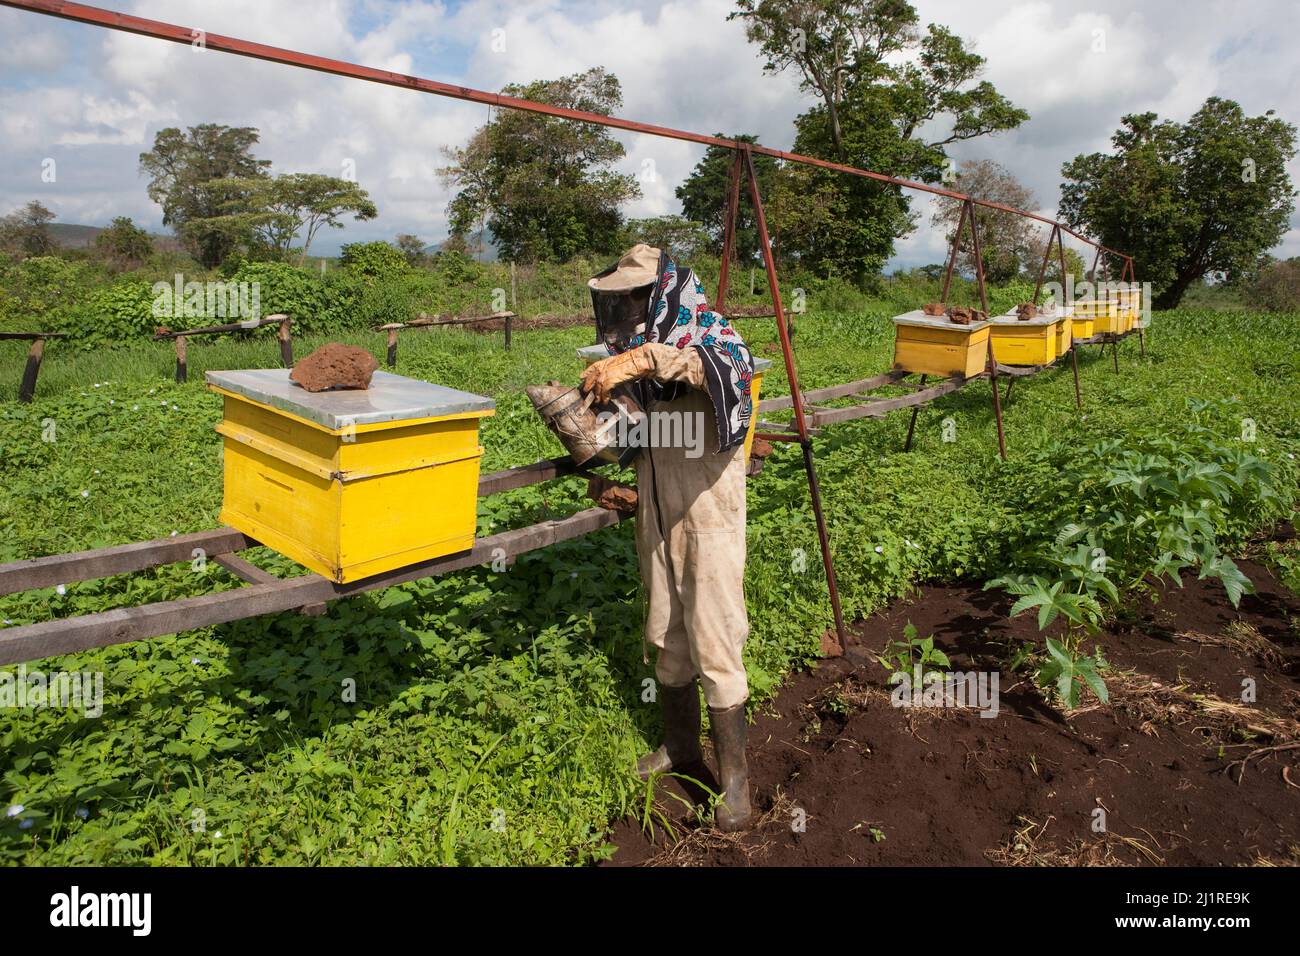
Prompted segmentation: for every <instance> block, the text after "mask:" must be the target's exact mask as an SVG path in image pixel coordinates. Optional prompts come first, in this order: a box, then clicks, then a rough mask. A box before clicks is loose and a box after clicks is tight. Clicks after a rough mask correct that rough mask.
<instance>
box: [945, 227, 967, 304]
mask: <svg viewBox="0 0 1300 956" xmlns="http://www.w3.org/2000/svg"><path fill="white" fill-rule="evenodd" d="M966 209H967V206H966V203H964V202H963V203H962V204H961V214H960V215H959V216H958V217H957V232H956V233H954V234H953V237H952V252H950V253H948V268H947V269H945V270H944V273H943V291H942V292H941V293H939V303H940V304H941V305H942V304H947V302H948V289H949V287H950V286H951V285H952V270H953V269H954V268H956V266H957V251H958V250H959V249H960V248H961V231H962V229H963V228H964V227H965V225H966Z"/></svg>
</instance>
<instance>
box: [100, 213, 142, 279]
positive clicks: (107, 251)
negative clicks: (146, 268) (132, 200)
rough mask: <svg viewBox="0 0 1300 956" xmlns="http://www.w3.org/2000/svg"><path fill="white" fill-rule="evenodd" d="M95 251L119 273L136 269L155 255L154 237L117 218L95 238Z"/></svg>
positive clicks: (131, 223) (130, 222)
mask: <svg viewBox="0 0 1300 956" xmlns="http://www.w3.org/2000/svg"><path fill="white" fill-rule="evenodd" d="M95 250H96V251H97V252H98V253H99V254H100V255H101V256H103V257H104V258H105V259H106V260H108V262H109V263H110V264H111V265H112V267H113V268H114V269H116V270H117V271H119V272H121V271H125V270H127V269H134V268H136V267H137V266H139V265H140V264H141V263H143V262H144V261H145V260H146V259H148V258H149V256H150V255H151V254H152V253H153V237H151V236H150V235H149V233H148V232H146V231H145V230H143V229H141V228H140V227H139V226H137V225H136V224H135V223H134V222H132V221H131V217H130V216H117V217H116V218H115V219H114V220H113V222H112V223H111V224H110V225H109V227H108V228H107V229H105V230H104V231H103V232H101V233H100V234H99V235H97V236H96V237H95Z"/></svg>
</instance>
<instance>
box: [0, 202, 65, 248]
mask: <svg viewBox="0 0 1300 956" xmlns="http://www.w3.org/2000/svg"><path fill="white" fill-rule="evenodd" d="M53 221H54V213H52V212H50V211H49V210H48V209H46V208H45V205H44V204H43V203H41V201H40V200H38V199H33V200H31V202H29V203H27V204H26V205H25V206H21V207H19V208H18V209H15V210H14V211H13V212H11V213H10V214H9V215H7V216H5V217H4V218H3V219H0V248H2V249H4V250H6V251H8V252H14V253H17V254H18V255H19V256H48V255H50V254H51V253H52V252H54V247H55V242H54V237H53V236H52V235H50V223H51V222H53Z"/></svg>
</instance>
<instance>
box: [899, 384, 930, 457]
mask: <svg viewBox="0 0 1300 956" xmlns="http://www.w3.org/2000/svg"><path fill="white" fill-rule="evenodd" d="M921 387H922V388H924V387H925V375H922V376H921ZM920 413H921V406H920V405H914V406H913V407H912V420H911V421H910V422H908V423H907V441H905V442H904V443H903V451H911V450H912V434H913V433H914V432H915V431H916V416H917V415H919V414H920Z"/></svg>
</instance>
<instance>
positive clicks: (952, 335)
mask: <svg viewBox="0 0 1300 956" xmlns="http://www.w3.org/2000/svg"><path fill="white" fill-rule="evenodd" d="M988 348H989V323H988V322H987V321H983V320H982V321H979V322H972V323H971V324H970V325H958V324H957V323H956V322H953V321H952V320H951V319H949V318H948V317H947V316H945V315H926V314H925V312H924V311H923V310H921V309H915V310H913V311H911V312H905V313H903V314H902V315H896V316H894V368H896V369H901V370H903V371H906V372H916V373H919V374H923V375H940V376H943V377H945V378H946V377H948V376H951V375H960V376H962V377H963V378H974V377H975V376H976V375H981V374H983V372H984V369H985V366H986V365H987V364H988Z"/></svg>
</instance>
